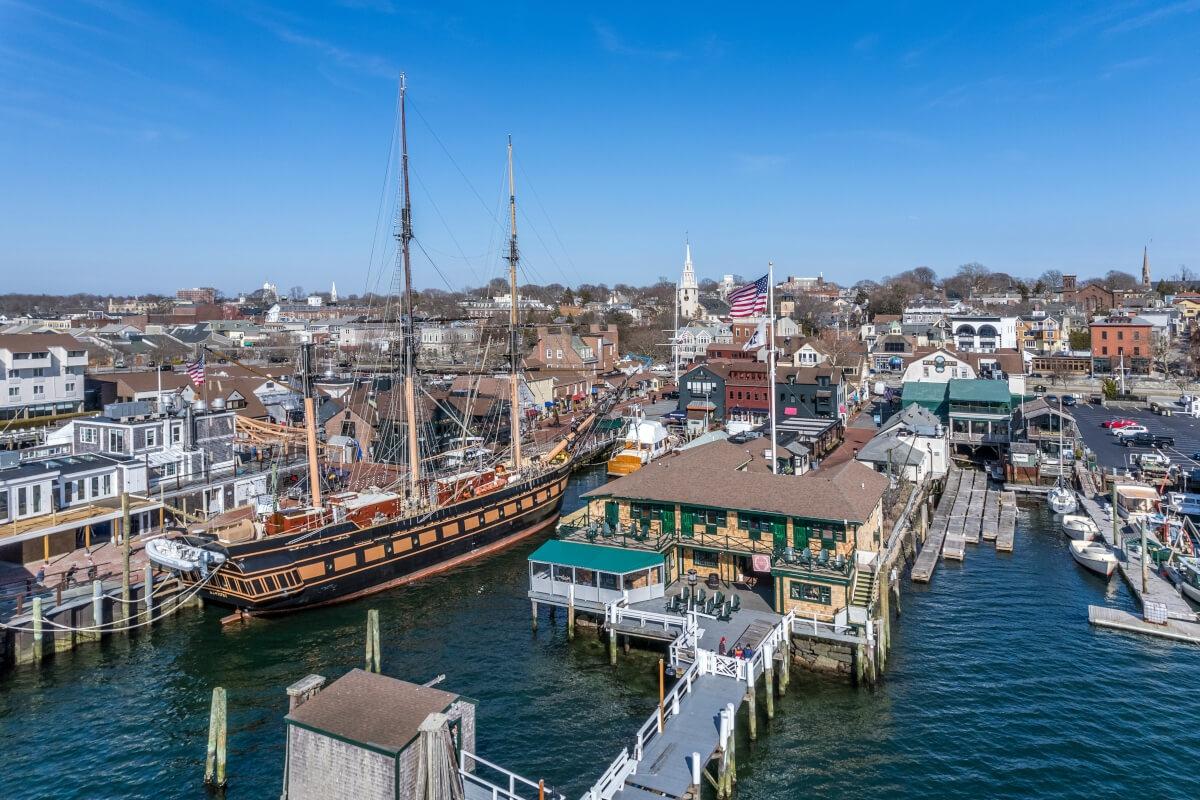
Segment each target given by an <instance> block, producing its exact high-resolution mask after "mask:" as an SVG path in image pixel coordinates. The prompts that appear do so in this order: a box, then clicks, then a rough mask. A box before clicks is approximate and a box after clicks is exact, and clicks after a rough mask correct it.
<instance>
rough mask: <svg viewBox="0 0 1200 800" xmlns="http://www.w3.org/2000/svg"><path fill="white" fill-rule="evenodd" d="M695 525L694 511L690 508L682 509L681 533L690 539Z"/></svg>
mask: <svg viewBox="0 0 1200 800" xmlns="http://www.w3.org/2000/svg"><path fill="white" fill-rule="evenodd" d="M693 524H694V523H693V521H692V510H691V509H690V508H684V509H681V510H680V527H681V531H680V532H681V533H682V534H683V535H684V536H687V537H689V538H690V537H691V535H692V525H693Z"/></svg>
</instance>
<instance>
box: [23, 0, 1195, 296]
mask: <svg viewBox="0 0 1200 800" xmlns="http://www.w3.org/2000/svg"><path fill="white" fill-rule="evenodd" d="M781 6H782V7H783V8H781V10H779V11H777V12H767V11H761V10H753V9H752V8H750V7H747V8H745V9H743V8H738V9H737V10H736V11H734V10H732V9H734V8H735V7H733V6H730V5H729V4H719V5H716V4H714V5H711V6H706V5H703V4H700V3H680V4H646V3H641V4H633V3H631V4H623V3H609V4H604V5H598V6H594V7H593V8H592V9H591V10H588V9H584V8H582V4H574V3H559V4H549V3H547V4H544V5H527V4H520V3H516V4H509V3H485V4H474V3H467V4H454V5H453V6H451V5H450V4H438V3H416V4H410V3H405V2H400V0H342V2H334V1H333V0H330V1H329V2H307V3H279V4H270V3H264V2H255V1H254V0H250V1H249V2H227V3H223V2H215V3H202V2H197V3H184V2H161V3H143V4H139V3H134V2H128V1H127V0H87V1H86V2H55V3H50V2H41V1H40V0H0V273H2V275H3V285H2V286H0V291H53V292H66V291H77V290H78V291H98V292H136V291H150V290H155V291H164V292H166V291H173V290H174V289H175V288H177V287H180V286H191V285H215V286H218V287H220V288H222V289H224V290H226V291H231V292H232V291H237V290H239V289H251V288H253V287H254V286H256V285H259V284H261V283H262V281H263V280H265V279H268V278H269V279H271V280H272V281H274V282H276V283H278V284H279V285H280V286H281V287H283V288H286V287H289V286H292V285H302V286H305V287H308V288H323V287H327V286H328V283H329V282H330V281H331V280H336V281H337V284H338V289H339V291H340V292H343V293H348V292H354V291H361V290H362V289H363V288H365V287H367V286H376V285H378V280H379V277H378V276H379V274H380V265H381V262H386V261H387V260H389V259H390V255H389V254H388V252H387V243H386V239H387V234H388V233H389V226H388V225H387V224H384V225H381V226H377V225H376V220H377V218H378V216H379V214H380V210H381V203H380V198H381V191H382V192H383V197H384V203H383V204H382V209H383V210H382V213H383V214H384V215H385V216H386V215H387V214H388V213H389V209H390V201H391V196H392V193H393V191H394V189H393V188H392V187H387V188H386V189H385V181H386V180H387V165H388V154H389V144H390V138H391V136H392V130H393V122H394V107H395V94H396V74H397V73H398V72H399V71H400V70H401V69H403V70H404V71H406V72H407V74H408V81H409V98H410V100H411V104H410V112H411V117H410V125H409V148H410V154H411V159H412V165H413V170H414V192H415V194H414V218H415V222H416V230H417V236H418V239H419V242H420V244H421V248H423V251H422V249H418V251H417V254H416V260H415V263H416V270H417V274H416V282H417V284H418V285H419V286H439V287H442V288H445V287H446V286H452V287H454V288H460V287H461V286H463V285H464V284H474V283H479V282H481V281H482V280H484V279H486V278H487V277H493V276H495V275H497V274H499V273H500V271H501V269H502V261H501V259H500V255H501V249H500V244H501V239H502V237H503V231H502V219H503V209H502V200H503V197H504V195H505V191H504V188H503V183H502V180H503V168H504V143H505V136H506V135H507V134H509V133H511V134H512V135H513V137H514V142H515V147H516V153H517V162H518V169H517V181H518V186H517V191H518V199H519V202H520V204H521V208H522V212H521V217H520V218H519V220H518V227H519V230H520V232H521V234H522V236H521V241H522V246H523V252H524V255H525V260H526V269H527V272H526V278H527V279H529V280H537V281H540V282H549V281H559V282H564V283H578V282H581V281H593V282H600V281H606V282H609V283H614V282H619V281H627V282H632V283H640V282H647V281H650V280H653V279H654V278H656V277H657V276H660V275H670V276H672V277H674V276H675V275H677V273H678V271H679V268H680V262H681V261H682V250H683V240H684V237H685V235H688V236H690V239H691V242H692V245H693V250H694V255H695V261H696V268H697V272H698V273H699V274H700V275H701V276H702V277H703V276H711V277H719V276H720V275H721V274H722V273H725V272H738V273H742V274H745V275H750V274H751V273H755V272H756V271H757V270H759V269H762V268H763V266H764V265H765V264H766V262H767V260H768V259H774V261H775V263H776V265H777V270H778V271H779V273H780V274H784V273H790V274H813V273H817V272H824V274H825V275H826V276H827V277H830V278H833V279H835V280H838V281H841V282H852V281H854V280H857V279H860V278H878V277H880V276H881V275H884V274H887V273H890V272H895V271H898V270H902V269H907V268H910V267H913V266H918V265H929V266H932V267H933V268H934V269H936V270H938V271H939V272H940V273H946V272H950V271H952V270H953V269H954V268H955V267H956V266H957V265H958V264H961V263H964V262H967V261H980V262H983V263H984V264H986V265H988V266H989V267H991V268H993V269H998V270H1005V271H1010V272H1013V273H1014V274H1019V275H1035V274H1037V273H1039V272H1041V271H1042V270H1045V269H1061V270H1064V271H1067V272H1071V271H1075V272H1078V273H1080V274H1083V275H1090V274H1095V273H1102V272H1104V271H1106V270H1108V269H1113V268H1120V269H1128V270H1135V269H1136V268H1138V267H1139V266H1140V259H1141V249H1142V247H1143V245H1145V244H1147V243H1149V244H1150V254H1151V262H1152V264H1153V266H1154V268H1155V270H1156V273H1157V274H1166V273H1169V272H1174V271H1175V270H1177V269H1178V266H1179V265H1180V264H1187V265H1189V266H1190V267H1191V268H1192V269H1194V270H1198V271H1200V200H1198V197H1197V191H1198V190H1197V187H1198V186H1200V155H1198V149H1197V142H1200V103H1197V99H1198V98H1200V46H1198V45H1197V42H1200V0H1165V1H1163V2H1151V1H1150V0H1146V1H1145V2H1139V1H1137V0H1133V1H1123V2H1112V3H1048V2H1038V3H1028V2H1013V3H992V4H985V3H961V2H953V3H933V2H927V3H907V2H890V3H880V4H867V3H844V4H843V3H832V4H831V3H805V4H786V5H784V4H781ZM784 9H786V10H784ZM498 220H500V221H498ZM381 233H382V238H383V242H384V243H383V244H379V242H380V238H381Z"/></svg>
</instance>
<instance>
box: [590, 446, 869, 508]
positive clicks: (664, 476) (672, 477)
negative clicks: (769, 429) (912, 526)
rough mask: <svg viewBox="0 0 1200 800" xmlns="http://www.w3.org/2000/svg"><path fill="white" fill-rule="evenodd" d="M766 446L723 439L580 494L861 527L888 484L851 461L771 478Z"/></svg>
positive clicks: (678, 453) (591, 496)
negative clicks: (764, 447) (829, 521)
mask: <svg viewBox="0 0 1200 800" xmlns="http://www.w3.org/2000/svg"><path fill="white" fill-rule="evenodd" d="M765 443H766V442H765V440H754V441H752V442H750V443H749V445H746V444H740V445H739V444H734V443H732V442H729V441H723V442H714V443H712V444H707V445H704V446H702V447H695V448H692V449H690V450H685V451H682V452H677V453H674V454H672V455H669V456H665V457H663V458H660V459H658V460H656V461H652V462H650V463H649V464H647V465H646V466H644V467H642V468H641V469H639V470H638V471H637V472H634V473H632V474H630V475H626V476H624V477H622V478H618V479H617V480H615V481H612V482H611V483H607V484H605V485H603V486H599V487H597V488H595V489H592V490H591V491H589V492H587V493H586V494H585V495H584V496H585V497H589V498H596V497H622V498H626V499H630V500H652V501H657V502H668V503H675V502H678V503H682V504H685V505H697V506H707V507H710V508H725V509H737V510H746V511H759V512H763V513H769V514H784V515H787V516H797V517H807V518H810V519H827V520H840V519H847V520H850V521H852V522H858V523H862V522H866V521H867V520H868V519H869V518H870V516H871V513H872V512H873V511H874V510H875V507H876V505H877V504H878V503H879V500H880V498H881V496H882V494H883V490H884V489H885V488H886V487H887V485H888V480H887V478H886V477H884V476H883V475H880V474H878V473H877V472H875V471H874V470H872V469H870V468H869V467H866V466H863V465H862V464H857V463H854V462H847V463H844V464H839V465H837V466H835V467H829V468H825V469H820V470H814V471H812V472H808V473H806V474H804V475H801V476H796V475H774V474H771V473H770V471H769V464H767V462H766V461H765V460H764V459H763V458H762V453H763V445H764V444H765Z"/></svg>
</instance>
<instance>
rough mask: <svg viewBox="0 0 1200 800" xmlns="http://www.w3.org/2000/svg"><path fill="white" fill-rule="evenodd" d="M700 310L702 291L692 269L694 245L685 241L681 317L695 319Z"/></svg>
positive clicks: (681, 284)
mask: <svg viewBox="0 0 1200 800" xmlns="http://www.w3.org/2000/svg"><path fill="white" fill-rule="evenodd" d="M699 310H700V289H699V286H698V285H697V284H696V271H695V270H694V269H693V268H692V243H691V242H690V241H687V240H686V239H685V240H684V256H683V275H681V276H680V278H679V316H681V317H682V318H684V319H694V318H695V317H696V316H697V315H698V312H699Z"/></svg>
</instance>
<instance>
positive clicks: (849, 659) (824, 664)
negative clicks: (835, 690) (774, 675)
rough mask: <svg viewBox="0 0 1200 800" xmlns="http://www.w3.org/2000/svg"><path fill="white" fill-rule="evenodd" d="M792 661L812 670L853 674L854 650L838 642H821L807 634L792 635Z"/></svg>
mask: <svg viewBox="0 0 1200 800" xmlns="http://www.w3.org/2000/svg"><path fill="white" fill-rule="evenodd" d="M792 663H793V664H795V665H796V666H799V667H801V668H803V669H808V670H812V671H813V672H825V673H828V674H830V675H844V676H846V677H851V676H853V675H854V650H853V648H852V647H851V645H848V644H842V643H840V642H823V641H821V640H819V639H812V638H809V637H807V636H798V635H793V636H792Z"/></svg>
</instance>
